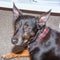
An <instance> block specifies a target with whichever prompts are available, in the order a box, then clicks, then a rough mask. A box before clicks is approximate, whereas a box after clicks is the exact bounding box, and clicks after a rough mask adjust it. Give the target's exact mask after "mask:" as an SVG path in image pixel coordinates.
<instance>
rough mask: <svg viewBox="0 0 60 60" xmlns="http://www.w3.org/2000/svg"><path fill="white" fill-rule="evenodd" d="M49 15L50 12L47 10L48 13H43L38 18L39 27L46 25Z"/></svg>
mask: <svg viewBox="0 0 60 60" xmlns="http://www.w3.org/2000/svg"><path fill="white" fill-rule="evenodd" d="M50 14H51V10H49V11H48V12H46V13H43V14H42V15H41V16H40V17H39V20H38V23H39V25H45V24H46V21H47V20H48V18H49V16H50Z"/></svg>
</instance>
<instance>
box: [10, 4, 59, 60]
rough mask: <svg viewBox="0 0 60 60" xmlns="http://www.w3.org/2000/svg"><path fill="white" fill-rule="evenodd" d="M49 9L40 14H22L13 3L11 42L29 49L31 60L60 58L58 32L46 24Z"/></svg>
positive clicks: (49, 12) (22, 49) (21, 49)
mask: <svg viewBox="0 0 60 60" xmlns="http://www.w3.org/2000/svg"><path fill="white" fill-rule="evenodd" d="M50 14H51V10H49V11H48V12H45V13H43V14H42V15H41V16H37V17H36V16H30V15H24V14H23V12H22V11H20V10H19V9H18V8H17V7H16V6H15V4H14V5H13V16H14V18H13V19H14V23H13V24H14V34H13V37H12V39H11V42H12V44H14V45H15V46H16V47H19V48H20V49H19V50H18V49H17V50H15V51H14V52H15V53H19V52H21V51H24V49H28V50H29V54H30V59H31V60H60V32H58V31H55V30H53V29H51V28H50V27H47V26H46V22H47V21H48V20H49V17H50Z"/></svg>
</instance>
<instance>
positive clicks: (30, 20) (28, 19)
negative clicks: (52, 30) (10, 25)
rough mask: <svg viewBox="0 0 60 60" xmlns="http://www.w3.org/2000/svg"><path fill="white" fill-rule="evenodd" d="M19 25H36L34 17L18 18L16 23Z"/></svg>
mask: <svg viewBox="0 0 60 60" xmlns="http://www.w3.org/2000/svg"><path fill="white" fill-rule="evenodd" d="M18 22H19V23H22V24H25V23H27V24H30V25H31V24H35V23H36V17H34V16H21V17H20V20H19V21H18Z"/></svg>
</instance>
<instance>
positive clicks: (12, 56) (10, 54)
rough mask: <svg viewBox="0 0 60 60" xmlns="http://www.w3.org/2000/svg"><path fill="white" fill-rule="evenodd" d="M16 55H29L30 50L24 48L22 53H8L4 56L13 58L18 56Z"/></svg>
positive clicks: (4, 57)
mask: <svg viewBox="0 0 60 60" xmlns="http://www.w3.org/2000/svg"><path fill="white" fill-rule="evenodd" d="M16 57H18V58H19V57H29V51H28V50H24V51H23V52H22V53H20V54H15V53H7V54H5V55H3V56H2V58H3V59H11V58H16Z"/></svg>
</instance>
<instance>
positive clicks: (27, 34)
mask: <svg viewBox="0 0 60 60" xmlns="http://www.w3.org/2000/svg"><path fill="white" fill-rule="evenodd" d="M50 13H51V10H49V11H48V12H46V13H43V14H42V15H41V16H39V17H35V16H29V15H23V12H22V11H20V10H19V9H17V7H16V6H15V4H13V19H14V35H13V37H12V43H13V44H15V45H18V46H21V45H23V44H24V43H26V42H27V41H29V40H30V39H31V38H32V37H34V36H35V34H36V32H37V30H38V29H40V28H42V27H43V26H44V25H45V24H46V21H47V20H48V18H49V16H50Z"/></svg>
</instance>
